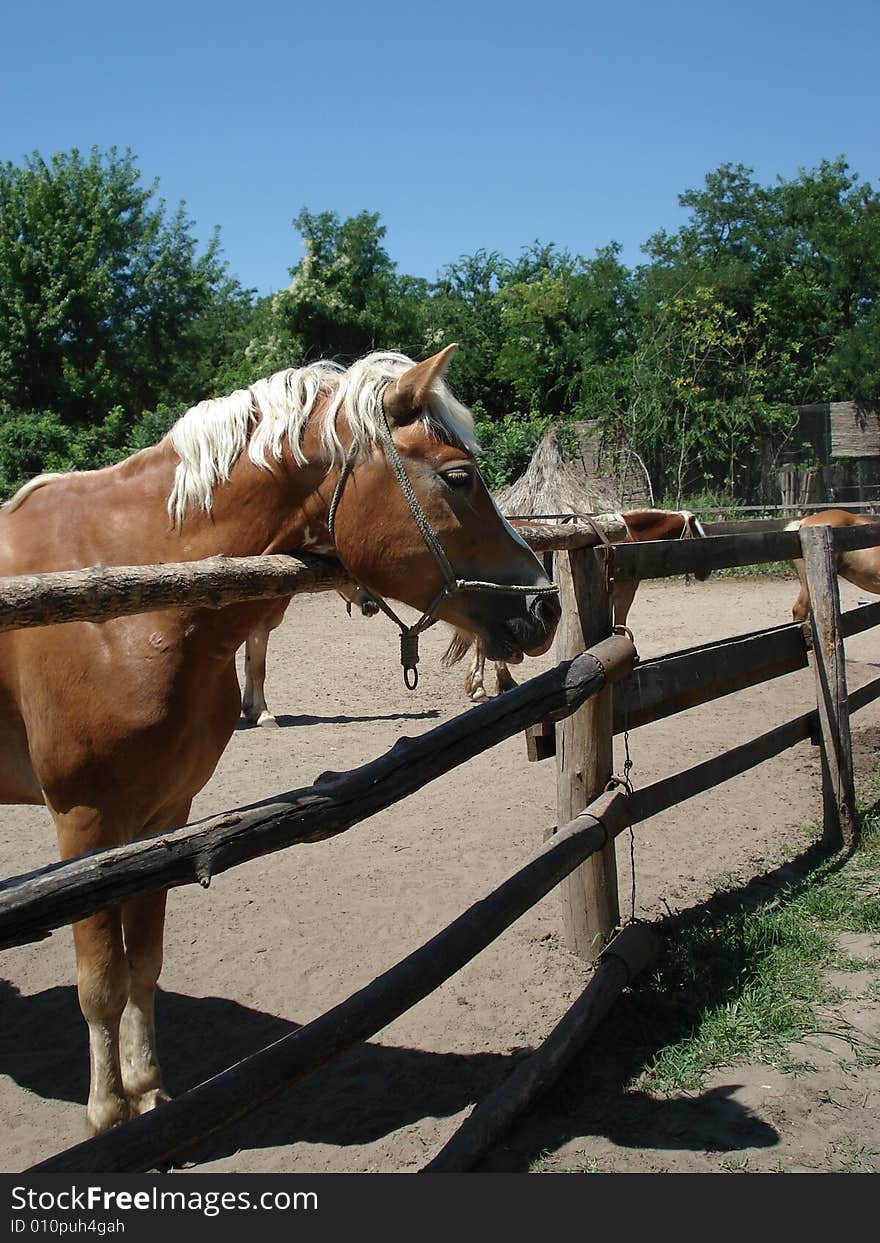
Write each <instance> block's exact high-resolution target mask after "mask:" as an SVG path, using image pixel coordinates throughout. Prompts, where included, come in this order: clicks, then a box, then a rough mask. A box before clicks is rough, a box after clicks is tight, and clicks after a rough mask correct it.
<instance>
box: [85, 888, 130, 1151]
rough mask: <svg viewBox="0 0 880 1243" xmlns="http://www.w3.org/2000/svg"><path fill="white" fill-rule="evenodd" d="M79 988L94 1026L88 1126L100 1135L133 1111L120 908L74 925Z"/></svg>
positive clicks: (90, 1023)
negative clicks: (125, 1079)
mask: <svg viewBox="0 0 880 1243" xmlns="http://www.w3.org/2000/svg"><path fill="white" fill-rule="evenodd" d="M73 943H74V947H75V950H76V988H77V993H78V994H79V1005H80V1009H81V1010H82V1014H83V1018H84V1019H85V1021H86V1023H87V1024H88V1028H89V1100H88V1104H87V1106H86V1131H87V1133H88V1134H89V1135H97V1134H99V1133H100V1132H101V1131H107V1130H109V1129H110V1127H112V1126H116V1124H117V1123H118V1122H125V1121H126V1119H127V1118H128V1117H129V1106H128V1098H127V1097H126V1094H125V1089H124V1088H123V1085H122V1071H121V1067H120V1062H119V1023H120V1019H121V1017H122V1011H123V1010H124V1008H125V1003H126V1001H127V999H128V963H127V961H126V957H125V951H124V949H123V945H122V920H121V918H120V914H119V911H118V909H115V908H114V909H111V910H107V911H99V912H98V913H97V914H96V915H90V916H89V917H88V918H87V919H81V920H79V921H78V922H77V923H75V924H74V925H73Z"/></svg>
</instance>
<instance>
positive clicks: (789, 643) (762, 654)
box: [614, 610, 858, 734]
mask: <svg viewBox="0 0 880 1243" xmlns="http://www.w3.org/2000/svg"><path fill="white" fill-rule="evenodd" d="M856 611H858V610H856ZM807 650H808V649H807V642H806V638H805V636H804V628H803V626H801V625H799V624H797V623H796V622H789V623H788V624H787V625H785V626H774V627H772V628H771V629H769V630H759V631H756V632H755V633H753V634H745V635H736V636H734V637H733V638H730V639H722V640H721V641H720V642H714V643H705V644H702V645H701V646H700V647H694V648H689V649H686V650H684V651H679V652H672V653H670V654H669V655H665V656H656V657H653V658H652V659H650V660H645V661H642V663H641V664H639V665H638V666H637V667H636V668H635V669H634V670H633V672H632V674H631V675H630V677H628V678H627V679H626V681H625V682H622V683H621V684H620V686H618V687H617V688H616V690H615V692H614V732H615V734H620V733H623V731H624V730H627V729H636V728H637V727H638V726H639V725H648V724H650V723H651V722H652V721H659V720H662V719H663V717H667V716H672V715H673V714H674V713H676V712H683V711H684V710H685V709H686V708H693V707H695V706H696V705H697V704H703V703H709V702H710V701H711V700H713V699H720V698H721V697H722V696H723V695H730V694H732V693H733V692H734V691H739V690H744V689H745V688H746V687H749V686H756V685H757V684H758V683H760V682H768V681H770V680H771V679H772V678H778V677H781V676H782V675H783V674H785V673H792V672H793V671H794V670H796V669H805V668H806V666H807V663H808V662H807Z"/></svg>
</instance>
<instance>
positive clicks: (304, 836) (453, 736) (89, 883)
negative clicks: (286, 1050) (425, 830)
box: [0, 635, 635, 946]
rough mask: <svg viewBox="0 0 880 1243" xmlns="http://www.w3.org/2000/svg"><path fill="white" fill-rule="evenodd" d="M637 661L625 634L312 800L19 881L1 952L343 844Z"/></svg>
mask: <svg viewBox="0 0 880 1243" xmlns="http://www.w3.org/2000/svg"><path fill="white" fill-rule="evenodd" d="M634 659H635V650H634V648H633V646H632V644H631V643H630V641H629V640H628V639H627V638H626V637H625V636H622V635H614V636H613V637H612V638H610V639H607V640H606V641H605V642H604V643H600V644H597V645H596V648H595V654H593V653H590V652H584V653H582V654H581V655H580V656H578V657H577V658H576V659H575V660H573V661H571V662H570V663H568V662H567V663H566V664H564V665H560V666H558V667H557V668H556V669H551V670H549V671H548V672H547V673H544V674H540V675H539V676H538V677H536V678H531V679H530V680H529V681H528V682H524V683H523V684H522V685H521V686H517V687H515V688H514V689H513V690H511V691H508V692H507V693H506V694H505V695H499V696H498V697H497V698H496V699H491V700H488V701H487V702H486V703H484V704H480V705H479V706H478V707H475V708H470V709H469V710H468V711H467V712H465V713H462V715H461V716H458V717H454V718H453V719H452V720H451V721H445V722H444V723H443V724H442V725H438V726H436V727H435V728H434V729H431V730H428V731H427V732H426V733H424V734H420V735H419V736H418V737H416V738H401V739H399V740H398V742H397V743H396V744H395V745H394V746H393V747H392V748H391V750H390V751H387V752H386V753H385V754H384V755H381V756H379V758H378V759H375V760H371V761H370V762H369V763H368V764H364V765H363V766H362V767H360V768H356V769H353V770H352V771H351V772H347V773H333V772H327V773H324V774H322V776H320V777H319V778H318V779H317V781H316V782H315V783H314V785H312V786H310V787H308V788H307V789H304V790H294V791H291V792H289V793H287V794H280V795H277V796H276V797H275V798H273V799H267V800H265V801H264V802H261V803H257V804H254V805H252V806H250V807H240V808H237V809H236V810H234V811H228V812H224V813H223V814H221V815H219V816H211V817H209V818H208V819H206V820H201V821H198V822H197V823H195V824H191V825H187V826H185V827H183V828H180V829H174V830H171V831H168V832H163V833H161V834H159V835H158V836H156V837H148V838H144V839H142V840H140V841H137V842H132V843H131V844H130V845H128V846H117V847H111V848H109V849H106V850H100V851H95V852H93V853H92V854H89V855H82V856H79V857H78V858H76V859H70V860H68V861H66V862H64V863H55V864H51V865H49V866H48V867H44V868H40V869H38V870H37V871H36V872H31V873H29V874H28V875H26V876H18V877H12V878H10V879H9V880H6V881H4V882H3V883H2V884H0V946H7V945H17V944H21V943H24V942H27V941H31V940H38V939H39V938H41V937H42V936H44V935H45V934H46V932H47V931H48V930H50V929H52V928H58V927H60V926H61V925H62V924H65V923H69V922H71V921H72V920H75V919H82V918H83V917H84V916H86V915H91V914H93V913H94V912H95V911H99V910H102V909H103V908H104V907H106V906H111V905H113V904H114V903H117V902H121V901H123V900H125V899H127V898H130V897H132V896H133V895H135V894H138V893H149V892H154V891H155V890H158V889H166V888H169V887H173V886H176V885H188V884H194V883H195V882H196V881H198V882H199V884H202V885H207V884H208V883H209V882H210V879H211V877H212V876H215V875H217V874H218V873H220V872H224V871H226V870H227V869H228V868H231V867H235V866H236V864H238V863H242V862H244V861H245V860H246V859H255V858H258V857H260V856H261V855H265V854H269V853H271V852H272V851H275V850H281V849H282V848H284V847H286V846H292V845H295V844H297V843H299V842H316V841H323V840H324V839H325V838H328V837H334V836H336V835H337V834H339V833H342V832H344V831H345V830H346V829H348V828H350V827H351V826H352V825H354V824H358V823H360V821H362V820H365V819H367V817H368V816H372V815H374V814H375V813H376V812H377V811H380V810H382V809H383V808H384V807H389V806H390V805H391V804H392V803H396V802H398V801H399V800H400V799H401V798H405V797H406V796H407V795H408V794H412V793H413V792H414V791H415V790H419V789H421V788H422V786H424V785H427V783H428V782H429V781H433V780H434V778H435V777H439V776H441V775H442V774H443V773H445V772H449V771H450V770H451V769H452V768H455V767H456V766H457V765H459V764H461V763H463V762H464V761H465V760H468V759H471V758H472V757H473V756H475V755H479V754H480V753H481V752H483V751H485V750H487V749H488V748H489V747H492V746H495V744H496V743H498V742H500V741H502V740H503V739H505V738H511V737H513V736H514V735H515V734H518V733H520V731H521V730H523V729H524V728H525V727H526V726H527V725H529V724H531V723H532V722H533V721H535V720H538V719H540V718H541V717H545V716H547V715H548V714H552V715H554V716H556V717H562V716H565V715H567V714H568V713H570V712H573V711H575V709H576V708H578V707H579V706H580V705H581V704H582V703H583V702H584V700H585V699H587V698H589V697H590V696H591V695H596V694H598V692H599V691H600V690H601V689H602V688H603V687H604V686H605V684H606V676H607V677H608V678H611V679H613V678H615V677H617V676H622V675H623V674H625V673H626V672H627V671H628V670H629V669H631V668H632V664H633V661H634Z"/></svg>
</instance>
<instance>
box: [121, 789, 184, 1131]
mask: <svg viewBox="0 0 880 1243" xmlns="http://www.w3.org/2000/svg"><path fill="white" fill-rule="evenodd" d="M187 814H188V813H184V814H183V816H182V817H181V818H180V821H179V822H180V823H181V824H183V823H185V821H186V817H187ZM175 823H177V821H175ZM164 928H165V890H163V891H162V892H161V893H150V894H142V895H141V896H140V897H137V898H132V899H131V901H129V902H125V903H123V906H122V931H123V936H124V940H125V956H126V960H127V963H128V998H127V1000H126V1003H125V1009H124V1010H123V1012H122V1019H121V1022H120V1025H119V1055H120V1065H121V1070H122V1086H123V1090H124V1092H125V1095H126V1098H127V1100H128V1105H129V1110H130V1113H131V1115H132V1117H134V1116H136V1115H137V1114H143V1113H146V1112H147V1110H148V1109H153V1108H155V1106H156V1105H159V1104H161V1103H162V1101H167V1100H168V1099H169V1098H168V1095H167V1093H166V1092H165V1088H164V1086H163V1083H162V1071H161V1070H160V1068H159V1058H158V1054H157V1053H156V1023H155V1010H154V1007H155V997H156V983H157V981H158V979H159V972H160V971H161V970H162V939H163V934H164Z"/></svg>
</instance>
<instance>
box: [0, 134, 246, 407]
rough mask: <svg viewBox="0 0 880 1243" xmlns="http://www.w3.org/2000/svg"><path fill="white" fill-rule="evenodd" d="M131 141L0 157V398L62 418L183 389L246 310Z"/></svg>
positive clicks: (203, 379) (149, 403) (216, 355)
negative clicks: (143, 177)
mask: <svg viewBox="0 0 880 1243" xmlns="http://www.w3.org/2000/svg"><path fill="white" fill-rule="evenodd" d="M154 195H155V186H149V187H145V186H143V185H142V184H141V182H140V173H139V171H138V169H137V167H136V164H135V161H134V158H133V156H132V155H131V153H130V152H126V153H125V154H124V155H119V154H118V153H117V151H116V150H115V149H111V150H110V151H109V152H107V153H103V154H102V153H101V152H99V151H98V150H97V149H93V150H92V151H91V154H90V155H89V156H88V157H87V158H86V157H83V156H82V155H81V154H80V152H79V151H77V150H73V151H71V152H69V153H62V154H58V155H54V156H53V157H52V158H51V159H50V160H48V161H46V160H44V159H43V158H42V157H41V156H40V155H39V154H34V155H33V156H31V157H30V158H29V159H27V160H26V162H25V164H24V165H23V166H22V167H17V166H15V165H13V164H12V163H5V164H3V165H0V401H2V402H4V403H5V404H6V405H7V406H8V407H10V408H12V409H13V410H19V411H21V410H46V409H51V410H52V411H54V412H55V413H56V414H57V415H58V416H59V417H60V418H61V419H62V421H63V422H65V423H74V424H75V423H84V422H90V421H95V420H97V419H101V418H103V416H104V415H105V414H106V412H107V411H108V410H109V409H110V408H112V407H114V406H117V405H118V406H122V407H124V408H125V410H126V411H127V412H129V413H130V414H131V415H132V416H134V415H136V414H138V413H139V412H140V411H142V410H144V409H151V408H153V407H154V406H155V405H156V404H157V403H158V402H160V401H175V400H178V399H180V398H184V399H187V400H196V399H197V398H199V397H200V396H201V395H202V394H203V390H204V387H205V385H206V384H208V382H209V380H210V377H211V376H212V375H213V374H214V372H215V371H216V369H217V366H218V364H219V361H220V359H221V357H222V355H223V352H224V350H225V348H226V345H227V340H228V336H229V334H230V332H231V331H233V330H234V328H235V326H236V325H237V324H238V323H239V321H240V320H241V318H242V317H243V316H245V315H246V314H247V312H248V310H249V305H250V298H249V295H248V294H246V293H245V292H244V291H243V290H242V289H241V288H240V286H239V285H238V284H237V283H236V282H235V281H233V280H231V279H230V278H229V276H228V275H227V273H226V268H225V265H224V264H223V263H222V262H221V261H220V259H219V253H218V252H219V243H218V240H217V237H216V236H215V237H214V238H213V239H212V240H211V242H210V243H209V244H208V246H207V248H206V250H205V252H204V253H203V254H201V255H199V254H197V243H196V240H195V239H194V237H193V236H192V232H191V223H190V221H189V220H188V219H187V218H186V215H185V213H184V209H183V206H182V205H181V206H180V207H179V208H178V210H177V212H176V213H175V214H174V215H173V216H171V217H170V219H169V218H167V217H166V213H165V206H164V204H163V203H162V202H161V201H158V202H157V201H156V200H155V198H154Z"/></svg>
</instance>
